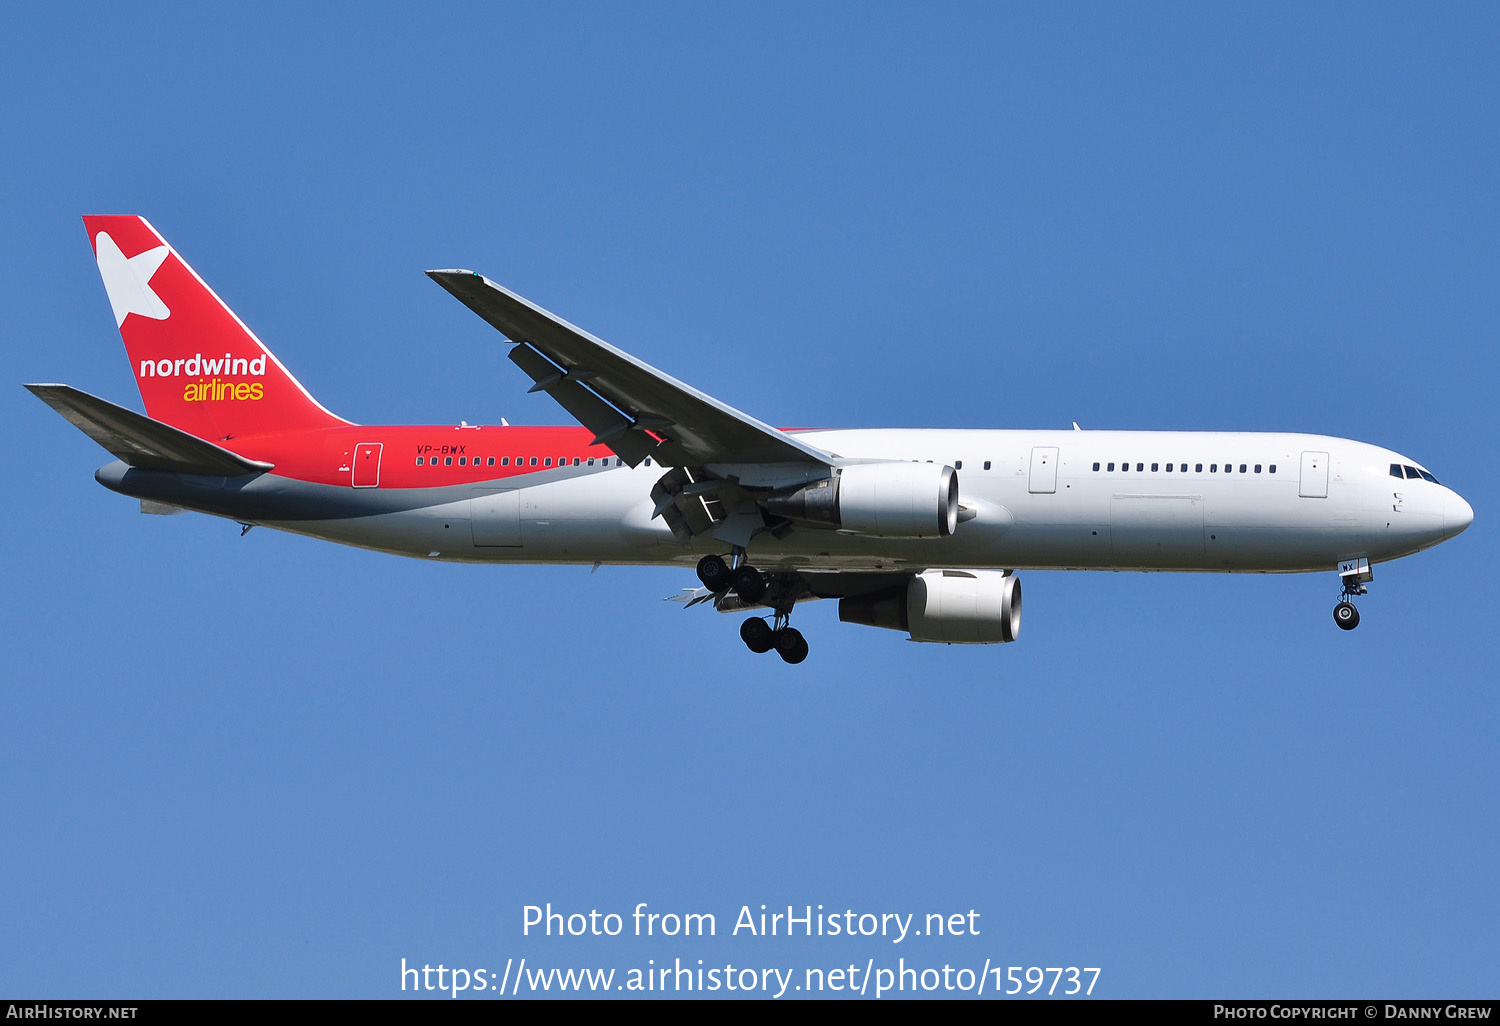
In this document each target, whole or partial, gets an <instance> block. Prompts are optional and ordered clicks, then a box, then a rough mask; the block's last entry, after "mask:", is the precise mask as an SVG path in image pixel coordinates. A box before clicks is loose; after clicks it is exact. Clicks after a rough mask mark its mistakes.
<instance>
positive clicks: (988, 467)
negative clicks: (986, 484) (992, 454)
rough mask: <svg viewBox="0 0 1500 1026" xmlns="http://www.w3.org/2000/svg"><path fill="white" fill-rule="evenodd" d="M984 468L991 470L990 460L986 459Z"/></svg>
mask: <svg viewBox="0 0 1500 1026" xmlns="http://www.w3.org/2000/svg"><path fill="white" fill-rule="evenodd" d="M984 469H985V470H989V469H990V461H989V460H985V461H984Z"/></svg>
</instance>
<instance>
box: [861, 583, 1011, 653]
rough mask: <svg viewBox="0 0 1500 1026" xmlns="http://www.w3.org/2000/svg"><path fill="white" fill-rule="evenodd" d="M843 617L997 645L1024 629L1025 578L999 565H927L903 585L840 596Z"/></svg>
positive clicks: (945, 639) (952, 640)
mask: <svg viewBox="0 0 1500 1026" xmlns="http://www.w3.org/2000/svg"><path fill="white" fill-rule="evenodd" d="M839 619H840V620H842V621H844V622H845V623H861V624H864V625H866V626H868V627H884V628H887V629H888V630H898V631H906V632H907V633H908V634H910V635H911V640H913V641H931V642H940V643H944V644H949V645H997V644H1003V643H1004V642H1007V641H1015V640H1016V636H1017V635H1019V634H1020V633H1021V582H1020V580H1019V579H1017V578H1016V577H1008V576H1006V575H1005V574H1004V573H1002V572H1000V571H998V570H928V571H926V572H925V573H920V574H917V575H916V576H915V577H913V578H912V579H911V581H910V582H908V583H907V584H906V585H905V586H904V587H901V588H897V589H895V590H893V591H885V592H879V593H876V594H874V595H859V596H855V597H853V598H846V599H840V600H839Z"/></svg>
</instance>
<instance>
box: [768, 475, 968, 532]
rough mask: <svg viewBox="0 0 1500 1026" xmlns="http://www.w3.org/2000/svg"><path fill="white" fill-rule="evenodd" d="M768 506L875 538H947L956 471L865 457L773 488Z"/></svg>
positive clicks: (954, 521)
mask: <svg viewBox="0 0 1500 1026" xmlns="http://www.w3.org/2000/svg"><path fill="white" fill-rule="evenodd" d="M765 503H766V509H767V510H769V511H770V512H771V513H774V514H776V515H778V516H784V517H790V518H792V519H793V520H805V521H811V522H813V523H821V524H829V525H831V526H833V527H836V528H838V529H839V530H841V531H849V532H850V533H853V534H864V535H869V536H871V537H874V538H946V537H948V536H949V535H951V534H952V533H953V532H954V531H955V530H956V529H957V528H958V472H957V471H956V470H954V469H953V468H952V467H947V466H937V465H936V464H932V463H861V464H856V465H855V466H852V467H844V468H843V469H842V470H841V471H839V473H838V475H837V476H835V477H830V478H825V479H824V480H822V481H814V482H813V483H812V484H809V485H803V486H801V487H799V488H793V489H788V490H786V491H783V492H772V493H771V495H770V496H768V497H767V498H766V500H765Z"/></svg>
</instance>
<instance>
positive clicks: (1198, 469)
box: [1194, 463, 1203, 474]
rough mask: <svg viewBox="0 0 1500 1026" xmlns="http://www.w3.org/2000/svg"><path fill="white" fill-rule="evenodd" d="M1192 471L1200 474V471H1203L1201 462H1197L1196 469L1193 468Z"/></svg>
mask: <svg viewBox="0 0 1500 1026" xmlns="http://www.w3.org/2000/svg"><path fill="white" fill-rule="evenodd" d="M1194 473H1197V474H1201V473H1203V464H1201V463H1200V464H1198V467H1197V469H1196V470H1195V471H1194Z"/></svg>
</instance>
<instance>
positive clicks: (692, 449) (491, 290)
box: [427, 270, 832, 466]
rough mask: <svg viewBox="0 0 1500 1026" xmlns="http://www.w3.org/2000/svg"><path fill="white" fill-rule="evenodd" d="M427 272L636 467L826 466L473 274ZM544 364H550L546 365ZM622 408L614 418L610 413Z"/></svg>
mask: <svg viewBox="0 0 1500 1026" xmlns="http://www.w3.org/2000/svg"><path fill="white" fill-rule="evenodd" d="M427 274H428V276H429V277H430V278H432V280H433V281H435V282H437V283H438V284H439V285H441V286H442V287H443V288H445V289H447V290H448V291H449V292H450V293H452V294H453V295H454V296H455V297H456V298H457V299H458V300H459V301H460V302H462V303H463V304H464V305H465V306H467V307H468V308H469V309H470V310H473V311H474V312H475V313H476V314H478V315H479V316H480V317H482V318H484V320H485V321H486V322H488V323H489V324H490V325H491V326H492V327H493V328H495V329H496V330H497V331H499V332H500V333H501V334H502V335H504V336H506V337H507V338H509V339H510V340H512V341H513V342H517V343H521V345H518V346H517V348H516V349H513V350H512V351H511V354H510V355H511V359H512V360H513V361H514V362H515V363H516V364H518V365H519V366H520V367H521V368H522V369H523V370H525V371H526V372H527V374H529V375H530V376H531V378H532V381H534V382H535V383H536V389H535V390H538V391H545V392H547V393H548V394H549V395H551V396H552V397H553V398H554V399H556V400H557V401H558V402H559V403H560V404H562V406H563V408H564V409H566V410H567V411H568V412H569V413H570V414H572V415H573V416H574V417H576V418H578V420H579V421H580V422H581V423H582V424H584V426H586V427H588V428H589V429H590V430H593V431H594V433H595V436H596V437H597V438H598V439H599V443H600V444H605V445H608V446H609V447H610V448H611V449H613V450H614V451H615V452H617V453H619V454H620V456H621V457H622V458H624V459H625V460H626V461H627V462H629V463H631V465H632V466H634V465H635V464H637V463H639V462H640V461H641V460H643V459H644V458H645V457H646V456H647V455H651V456H655V457H657V459H658V461H659V462H661V463H664V464H666V465H668V466H686V465H697V466H703V465H706V464H709V463H721V464H722V463H806V464H814V465H819V466H829V465H831V460H832V457H831V456H830V454H828V453H826V452H823V451H822V450H821V449H816V448H814V447H812V446H810V445H807V444H806V443H805V442H802V441H800V440H799V439H797V438H796V437H795V436H793V435H789V434H787V433H785V432H783V431H778V430H777V429H776V428H774V427H771V426H770V425H769V424H763V423H761V422H760V421H758V420H756V419H755V418H753V417H750V416H748V415H746V414H744V413H741V412H740V411H739V410H736V409H734V408H733V407H730V406H727V405H725V404H724V403H721V402H719V401H718V400H717V399H714V398H713V397H712V396H709V395H706V394H705V393H703V392H700V391H698V390H697V389H695V388H693V387H692V386H690V385H686V384H684V383H683V382H681V381H678V380H677V379H676V378H673V377H671V376H670V375H667V374H663V373H662V372H661V371H659V370H657V369H656V368H655V367H652V366H650V365H649V364H646V363H644V362H642V361H640V360H637V359H636V358H635V357H633V356H631V355H629V354H628V353H625V352H623V351H622V350H619V349H616V348H615V347H614V346H612V345H610V344H609V343H607V342H604V341H602V340H601V339H598V338H595V337H594V336H593V335H590V334H589V333H588V332H586V331H584V330H583V329H581V328H577V327H574V326H573V325H571V324H569V323H568V322H567V321H565V320H563V319H562V318H560V317H557V316H555V315H553V314H551V313H548V312H547V311H546V310H543V309H542V308H541V307H539V306H537V305H536V304H535V303H532V302H530V301H528V300H526V299H523V298H522V297H520V296H518V295H516V294H515V293H514V292H511V291H509V290H508V289H504V288H502V287H500V286H499V285H496V284H495V283H494V282H492V281H490V280H489V279H487V278H485V277H484V276H483V275H479V274H475V273H474V272H473V271H462V270H450V271H428V272H427ZM547 364H550V366H546V365H547ZM616 414H618V415H616Z"/></svg>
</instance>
